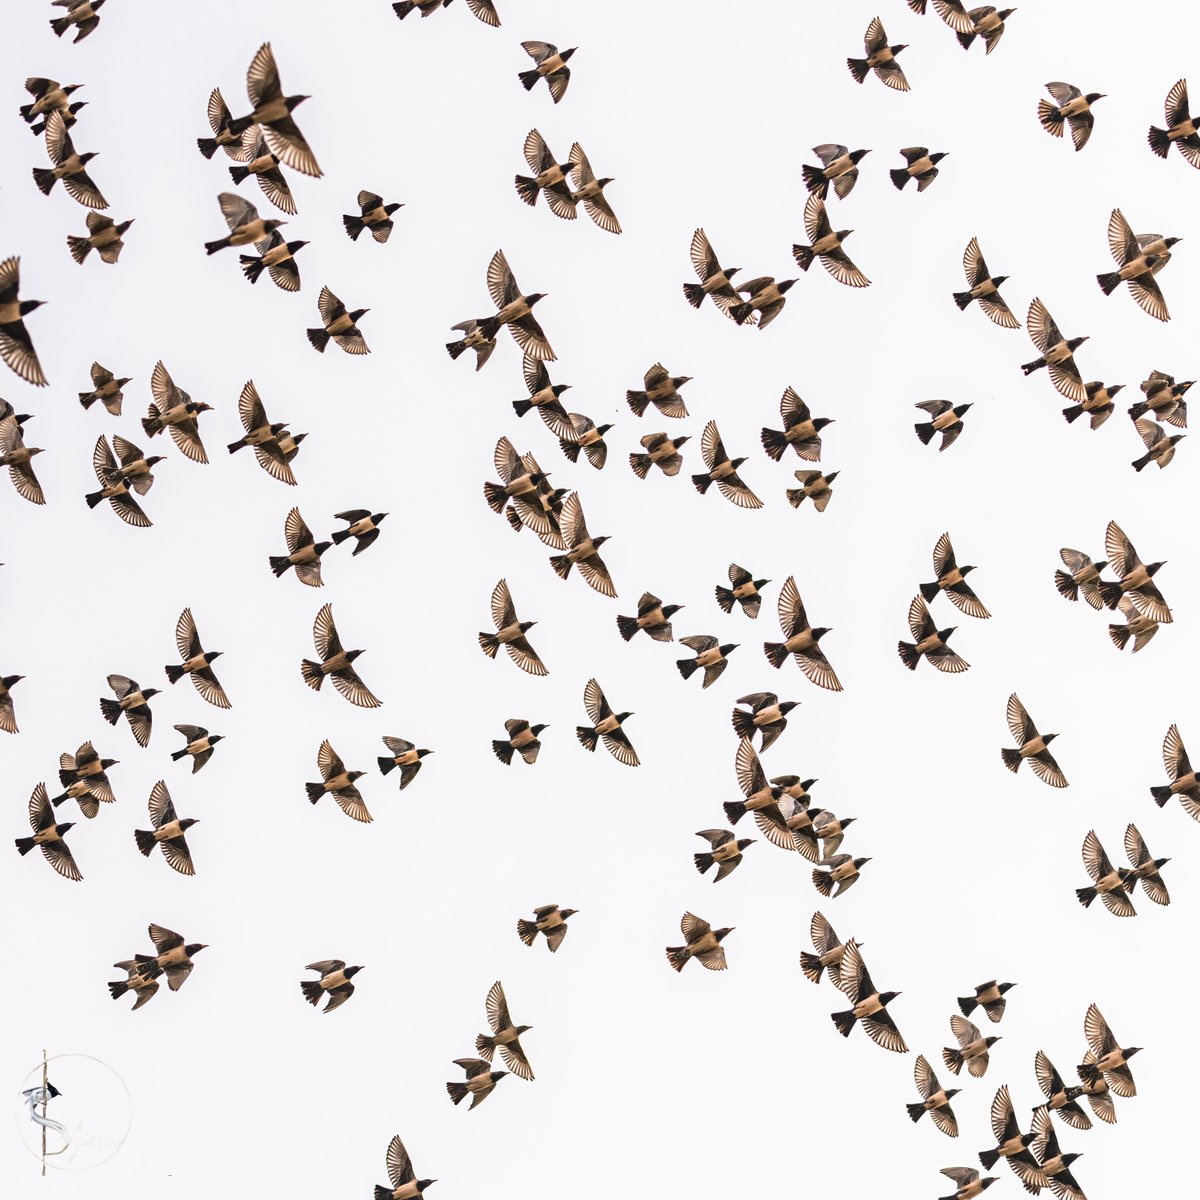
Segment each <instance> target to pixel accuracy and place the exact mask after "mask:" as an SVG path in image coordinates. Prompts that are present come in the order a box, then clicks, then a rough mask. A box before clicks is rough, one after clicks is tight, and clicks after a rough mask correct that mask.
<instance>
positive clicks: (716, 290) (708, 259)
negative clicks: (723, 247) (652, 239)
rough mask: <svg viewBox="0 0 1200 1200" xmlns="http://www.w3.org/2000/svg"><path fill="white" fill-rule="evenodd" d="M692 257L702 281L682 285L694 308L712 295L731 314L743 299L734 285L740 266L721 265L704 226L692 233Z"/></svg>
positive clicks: (752, 320)
mask: <svg viewBox="0 0 1200 1200" xmlns="http://www.w3.org/2000/svg"><path fill="white" fill-rule="evenodd" d="M691 256H692V266H693V267H694V268H695V271H696V277H697V278H698V279H699V280H700V282H699V283H685V284H684V285H683V294H684V297H685V298H686V299H687V302H688V303H689V304H690V305H691V306H692V307H693V308H699V307H700V306H701V305H702V304H703V303H704V297H705V296H711V297H712V302H713V303H714V304H715V305H716V306H717V307H718V308H719V309H720V310H721V311H722V312H723V313H724V314H725V315H726V316H727V317H728V316H729V315H730V310H731V309H732V308H733V307H734V306H735V305H737V304H740V303H741V299H742V298H741V297H740V296H739V295H738V294H737V291H736V290H735V289H734V286H733V277H734V276H735V275H736V274H737V273H738V272H739V271H740V270H741V267H723V266H721V261H720V259H718V258H717V254H716V251H715V250H713V248H712V243H711V242H710V241H709V240H708V234H706V233H705V232H704V230H703V229H697V230H696V231H695V232H694V233H693V234H692V248H691ZM757 320H758V318H757V317H755V316H753V315H752V316H750V317H749V318H748V323H749V324H751V325H752V324H754V323H755V322H756V321H757ZM744 323H747V322H744ZM647 386H648V385H647Z"/></svg>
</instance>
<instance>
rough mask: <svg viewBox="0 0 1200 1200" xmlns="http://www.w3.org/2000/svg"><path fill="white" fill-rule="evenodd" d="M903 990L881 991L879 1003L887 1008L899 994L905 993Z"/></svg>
mask: <svg viewBox="0 0 1200 1200" xmlns="http://www.w3.org/2000/svg"><path fill="white" fill-rule="evenodd" d="M903 994H904V993H903V992H880V993H879V1003H880V1004H882V1005H883V1006H884V1008H886V1007H887V1006H888V1005H889V1004H891V1002H892V1001H893V1000H895V998H896V997H897V996H901V995H903Z"/></svg>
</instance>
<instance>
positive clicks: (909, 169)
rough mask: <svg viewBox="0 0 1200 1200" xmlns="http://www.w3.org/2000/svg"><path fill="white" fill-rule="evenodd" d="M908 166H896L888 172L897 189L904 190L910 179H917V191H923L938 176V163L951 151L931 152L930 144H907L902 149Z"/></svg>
mask: <svg viewBox="0 0 1200 1200" xmlns="http://www.w3.org/2000/svg"><path fill="white" fill-rule="evenodd" d="M900 154H901V156H902V157H903V159H904V161H905V162H906V163H907V164H908V165H907V166H906V167H894V168H893V169H892V170H891V171H889V172H888V174H889V175H890V176H891V177H892V183H893V184H895V186H896V190H897V191H900V192H902V191H904V185H905V184H906V183H908V181H909V180H910V179H915V180H916V181H917V191H918V192H923V191H924V190H925V189H926V188H927V187H928V186H929V185H930V184H931V183H932V182H933V181H934V180H935V179H936V178H937V177H938V168H937V164H938V163H940V162H941V161H942V159H943V158H945V157H946V155H947V154H949V151H948V150H946V151H938V152H937V153H936V154H930V153H929V147H928V146H906V147H904V148H903V149H902V150H901V151H900Z"/></svg>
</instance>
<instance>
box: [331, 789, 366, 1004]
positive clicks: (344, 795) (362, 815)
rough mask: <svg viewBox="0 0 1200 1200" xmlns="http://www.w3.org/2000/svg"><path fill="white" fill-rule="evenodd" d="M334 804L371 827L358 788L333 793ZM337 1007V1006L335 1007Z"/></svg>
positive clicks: (349, 815) (354, 818)
mask: <svg viewBox="0 0 1200 1200" xmlns="http://www.w3.org/2000/svg"><path fill="white" fill-rule="evenodd" d="M333 799H334V802H335V803H336V804H337V806H338V808H340V809H341V810H342V812H344V813H345V814H346V816H348V817H350V818H351V819H352V820H354V821H361V822H362V823H363V824H364V825H370V824H371V821H372V819H373V818H372V817H371V814H370V812H369V811H368V809H367V806H366V803H365V801H364V800H363V798H362V793H361V792H360V791H359V790H358V788H356V787H353V786H351V787H347V788H341V789H340V790H339V791H336V792H334V793H333ZM333 991H334V993H337V992H338V991H340V989H339V988H334V989H333ZM333 1007H335V1008H336V1007H337V1005H333Z"/></svg>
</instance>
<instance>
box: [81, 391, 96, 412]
mask: <svg viewBox="0 0 1200 1200" xmlns="http://www.w3.org/2000/svg"><path fill="white" fill-rule="evenodd" d="M79 403H80V404H82V405H83V407H84V410H85V411H86V410H87V409H89V408H91V407H92V405H93V404H95V403H96V393H95V392H80V393H79Z"/></svg>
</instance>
